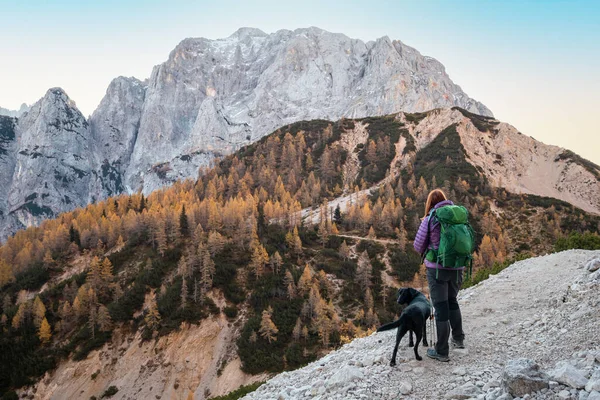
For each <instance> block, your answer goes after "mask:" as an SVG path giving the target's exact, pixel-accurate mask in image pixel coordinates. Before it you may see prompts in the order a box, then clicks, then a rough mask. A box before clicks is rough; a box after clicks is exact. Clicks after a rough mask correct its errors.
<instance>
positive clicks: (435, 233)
mask: <svg viewBox="0 0 600 400" xmlns="http://www.w3.org/2000/svg"><path fill="white" fill-rule="evenodd" d="M453 204H454V203H453V202H452V201H450V200H444V201H440V202H439V203H437V204H436V205H435V206H434V207H433V208H434V209H436V208H440V207H444V206H451V205H453ZM413 247H414V248H415V250H416V251H417V252H418V253H419V254H423V253H424V252H425V251H426V250H427V249H428V248H429V247H432V248H434V249H437V248H438V247H440V223H439V222H437V221H434V222H433V223H432V224H431V226H429V216H427V217H425V218H424V219H423V220H422V221H421V225H420V226H419V231H418V232H417V237H416V238H415V242H414V243H413ZM425 266H426V267H427V268H440V269H452V270H454V271H455V270H457V269H464V267H462V268H444V267H443V266H442V265H440V264H438V263H435V262H431V261H429V260H425Z"/></svg>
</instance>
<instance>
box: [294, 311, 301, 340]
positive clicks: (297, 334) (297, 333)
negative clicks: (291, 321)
mask: <svg viewBox="0 0 600 400" xmlns="http://www.w3.org/2000/svg"><path fill="white" fill-rule="evenodd" d="M300 335H302V321H301V320H300V317H298V319H296V325H294V329H293V330H292V338H293V339H294V342H297V341H298V340H300Z"/></svg>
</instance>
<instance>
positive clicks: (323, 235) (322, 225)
mask: <svg viewBox="0 0 600 400" xmlns="http://www.w3.org/2000/svg"><path fill="white" fill-rule="evenodd" d="M317 235H318V236H319V241H320V242H321V246H323V247H325V244H326V243H327V241H328V240H329V229H328V228H327V220H326V219H325V218H321V222H319V230H318V232H317Z"/></svg>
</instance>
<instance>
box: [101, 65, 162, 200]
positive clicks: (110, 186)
mask: <svg viewBox="0 0 600 400" xmlns="http://www.w3.org/2000/svg"><path fill="white" fill-rule="evenodd" d="M145 95H146V86H145V85H144V84H143V83H142V82H140V81H139V80H137V79H135V78H125V77H122V76H121V77H118V78H116V79H114V80H113V81H112V82H111V83H110V85H109V86H108V89H107V90H106V95H105V96H104V98H103V99H102V101H101V102H100V105H99V106H98V108H97V109H96V111H94V113H93V114H92V116H91V117H90V129H91V137H92V146H93V155H94V163H95V165H96V166H99V169H98V170H97V172H98V180H97V185H96V187H95V188H94V191H95V197H96V198H104V197H107V196H111V195H114V194H119V193H121V192H124V191H125V187H124V182H123V176H124V174H125V171H126V169H127V167H128V166H129V160H130V157H131V153H132V152H133V147H134V145H135V142H136V138H137V133H138V129H139V126H140V118H141V115H142V107H143V105H144V98H145ZM149 149H152V150H153V148H149Z"/></svg>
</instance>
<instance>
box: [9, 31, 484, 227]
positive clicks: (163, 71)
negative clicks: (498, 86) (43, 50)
mask: <svg viewBox="0 0 600 400" xmlns="http://www.w3.org/2000/svg"><path fill="white" fill-rule="evenodd" d="M451 106H460V107H463V108H465V109H467V110H469V111H472V112H474V113H478V114H483V115H492V113H491V111H490V110H489V109H488V108H487V107H485V106H484V105H482V104H481V103H479V102H477V101H475V100H473V99H471V98H469V97H468V96H467V95H466V94H465V93H464V92H463V91H462V90H461V88H460V87H459V86H457V85H456V84H454V83H453V82H452V81H451V80H450V78H449V77H448V75H447V74H446V72H445V69H444V66H443V65H442V64H440V63H439V62H438V61H436V60H434V59H433V58H430V57H425V56H422V55H421V54H420V53H419V52H418V51H417V50H415V49H413V48H411V47H409V46H406V45H404V44H403V43H401V42H400V41H392V40H390V39H389V38H388V37H383V38H380V39H378V40H376V41H374V42H367V43H364V42H362V41H360V40H356V39H350V38H348V37H347V36H345V35H343V34H337V33H330V32H327V31H324V30H321V29H318V28H307V29H297V30H295V31H289V30H281V31H278V32H276V33H273V34H270V35H267V34H266V33H264V32H262V31H260V30H258V29H252V28H242V29H240V30H238V31H237V32H235V33H234V34H233V35H231V36H229V37H228V38H225V39H218V40H209V39H204V38H200V39H185V40H183V41H182V42H181V43H180V44H179V45H178V46H177V47H176V48H175V49H174V50H173V51H172V52H171V54H170V55H169V59H168V60H167V61H166V62H165V63H163V64H161V65H158V66H156V67H155V68H154V70H153V72H152V75H151V77H150V79H149V80H147V81H145V82H141V81H139V80H137V79H135V78H124V77H119V78H116V79H115V80H114V81H113V82H111V84H110V85H109V87H108V89H107V92H106V96H105V97H104V98H103V100H102V101H101V103H100V105H99V106H98V109H96V110H95V111H94V113H93V114H92V116H91V117H90V119H89V121H86V119H85V118H83V116H82V115H81V112H80V111H79V110H78V109H77V108H76V106H75V104H74V103H73V102H72V101H71V100H70V99H69V98H68V96H67V95H66V94H65V93H64V91H62V90H61V89H59V88H55V89H51V90H49V91H48V93H47V94H46V96H44V98H43V99H41V100H40V101H39V102H37V103H36V104H35V105H33V106H32V107H31V110H29V113H28V115H25V116H24V118H22V119H19V120H18V121H13V122H8V121H9V120H6V121H7V122H6V124H7V125H6V126H8V125H10V126H13V125H14V127H11V128H6V129H9V130H10V132H11V133H10V134H9V136H10V135H13V136H14V143H13V142H12V140H13V139H9V142H10V144H11V146H14V148H12V150H10V149H7V151H8V153H7V155H6V157H5V158H6V159H5V160H4V163H5V166H4V167H3V168H2V170H1V171H0V175H1V176H2V178H1V179H3V180H4V181H5V182H6V183H7V184H8V185H9V186H7V187H10V194H8V193H7V194H5V195H4V197H7V198H6V199H4V200H2V199H1V198H0V206H1V209H0V212H2V218H3V220H4V222H2V223H1V224H2V226H1V227H0V231H1V232H2V233H1V234H0V238H5V237H6V235H8V234H11V233H13V232H15V230H16V229H19V228H22V227H26V226H31V225H35V224H38V223H39V222H40V221H41V220H43V219H44V218H46V217H49V216H53V215H56V214H57V213H59V212H62V211H66V210H70V209H72V208H73V207H75V206H82V205H85V204H87V202H90V201H94V200H97V199H103V198H106V197H107V196H110V195H114V194H117V193H122V192H127V193H132V192H136V191H138V190H143V192H144V193H146V194H147V193H149V192H151V191H152V190H155V189H157V188H159V187H162V186H164V185H167V184H170V183H173V182H174V181H176V180H178V179H185V178H190V177H192V178H193V177H195V176H196V175H197V173H198V168H199V167H201V166H208V165H209V164H210V162H211V160H213V159H214V157H215V156H221V155H223V154H229V153H231V152H232V151H234V150H236V149H238V148H240V147H241V146H243V145H246V144H249V143H252V142H254V141H256V140H257V139H259V138H261V137H263V136H264V135H266V134H268V133H270V132H272V131H274V130H275V129H277V128H278V127H279V126H282V125H285V124H289V123H292V122H295V121H300V120H310V119H316V118H325V119H331V120H337V119H339V118H356V117H365V116H372V115H383V114H389V113H394V112H398V111H401V110H403V111H407V112H415V111H426V110H429V109H432V108H437V107H451ZM24 110H25V108H24V107H22V109H21V110H20V111H19V112H18V113H17V112H11V113H10V116H11V117H20V116H22V115H23V111H24ZM7 132H8V131H7ZM13 136H11V137H13ZM33 138H36V139H33ZM38 139H39V143H37V142H36V141H37V140H38ZM71 139H74V140H71ZM7 143H8V142H7ZM55 143H56V147H55V148H53V146H54V144H55ZM7 145H8V144H7ZM71 146H73V147H72V148H71ZM48 163H50V164H48ZM49 165H51V167H49ZM15 168H16V169H15ZM13 172H14V176H13ZM76 181H77V182H76Z"/></svg>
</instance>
